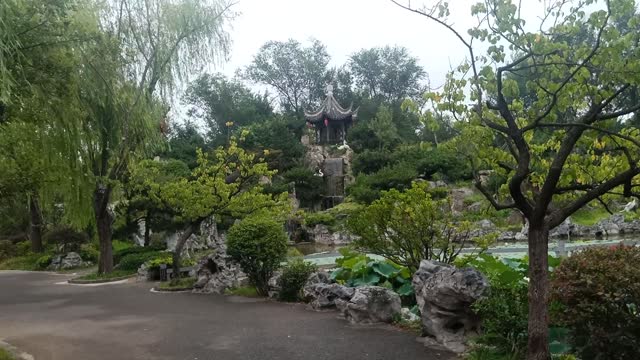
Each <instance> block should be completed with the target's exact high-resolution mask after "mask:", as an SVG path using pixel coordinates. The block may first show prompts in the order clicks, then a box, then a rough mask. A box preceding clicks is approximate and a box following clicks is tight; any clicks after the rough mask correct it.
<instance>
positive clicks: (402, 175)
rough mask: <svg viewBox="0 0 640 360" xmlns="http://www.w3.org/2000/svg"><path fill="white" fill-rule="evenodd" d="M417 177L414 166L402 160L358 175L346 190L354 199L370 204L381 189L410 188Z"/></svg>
mask: <svg viewBox="0 0 640 360" xmlns="http://www.w3.org/2000/svg"><path fill="white" fill-rule="evenodd" d="M417 177H418V172H417V170H416V169H415V167H413V166H412V165H411V164H409V163H406V162H403V163H399V164H396V165H392V166H387V167H384V168H382V169H381V170H380V171H378V172H376V173H373V174H370V175H363V174H361V175H358V176H357V177H356V181H355V183H354V184H353V185H351V186H350V187H349V188H348V189H347V190H348V193H349V195H351V196H353V198H354V199H355V200H356V201H358V202H361V203H365V204H370V203H372V202H373V201H375V200H376V199H378V198H379V197H380V192H381V191H384V190H390V189H397V190H404V189H408V188H410V187H411V182H412V181H413V180H415V179H416V178H417Z"/></svg>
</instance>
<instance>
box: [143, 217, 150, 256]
mask: <svg viewBox="0 0 640 360" xmlns="http://www.w3.org/2000/svg"><path fill="white" fill-rule="evenodd" d="M150 230H151V211H149V210H147V216H145V218H144V246H145V247H147V246H149V244H150V243H151V231H150Z"/></svg>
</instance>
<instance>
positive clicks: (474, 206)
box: [467, 201, 484, 212]
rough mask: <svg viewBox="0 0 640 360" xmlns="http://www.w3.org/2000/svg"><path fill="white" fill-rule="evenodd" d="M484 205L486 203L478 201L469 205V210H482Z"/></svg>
mask: <svg viewBox="0 0 640 360" xmlns="http://www.w3.org/2000/svg"><path fill="white" fill-rule="evenodd" d="M483 205H484V204H483V203H482V201H476V202H474V203H473V204H471V205H469V206H467V211H470V212H480V211H481V210H482V207H483Z"/></svg>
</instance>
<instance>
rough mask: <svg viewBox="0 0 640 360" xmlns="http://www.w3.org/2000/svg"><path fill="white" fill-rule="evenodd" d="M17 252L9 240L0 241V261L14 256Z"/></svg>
mask: <svg viewBox="0 0 640 360" xmlns="http://www.w3.org/2000/svg"><path fill="white" fill-rule="evenodd" d="M17 252H18V250H17V249H16V246H15V245H13V243H12V242H11V241H9V240H0V260H4V259H8V258H10V257H13V256H16V254H17Z"/></svg>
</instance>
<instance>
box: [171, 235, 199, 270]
mask: <svg viewBox="0 0 640 360" xmlns="http://www.w3.org/2000/svg"><path fill="white" fill-rule="evenodd" d="M196 226H197V225H196V224H194V223H190V224H189V225H187V227H186V228H185V229H184V231H183V232H182V235H180V238H178V241H177V242H176V248H175V249H174V250H173V276H174V277H175V278H176V279H177V278H179V277H180V254H182V249H184V244H186V243H187V240H188V239H189V237H190V236H191V234H193V230H194V229H195V228H196Z"/></svg>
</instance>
